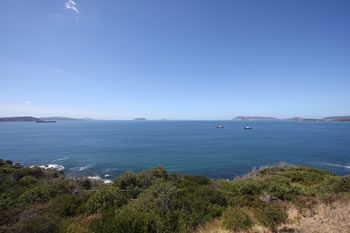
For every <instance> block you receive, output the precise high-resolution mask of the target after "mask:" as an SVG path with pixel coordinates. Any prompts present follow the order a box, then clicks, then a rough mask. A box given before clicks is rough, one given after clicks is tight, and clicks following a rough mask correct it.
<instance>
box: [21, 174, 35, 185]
mask: <svg viewBox="0 0 350 233" xmlns="http://www.w3.org/2000/svg"><path fill="white" fill-rule="evenodd" d="M37 182H38V180H37V179H36V178H34V177H33V176H24V177H23V178H21V179H20V180H19V184H20V185H23V186H30V185H33V184H36V183H37Z"/></svg>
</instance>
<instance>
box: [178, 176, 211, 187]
mask: <svg viewBox="0 0 350 233" xmlns="http://www.w3.org/2000/svg"><path fill="white" fill-rule="evenodd" d="M184 179H185V180H187V181H190V182H193V183H195V184H199V185H208V184H209V183H210V180H209V179H208V178H207V177H205V176H185V177H184Z"/></svg>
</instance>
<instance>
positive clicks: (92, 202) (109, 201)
mask: <svg viewBox="0 0 350 233" xmlns="http://www.w3.org/2000/svg"><path fill="white" fill-rule="evenodd" d="M127 201H128V199H127V197H126V195H125V194H124V193H123V192H120V191H119V188H118V187H114V186H111V185H106V186H104V187H103V188H102V189H100V190H98V191H97V192H95V193H94V194H93V195H92V196H91V197H90V199H89V200H88V202H87V209H88V211H89V212H90V213H100V212H102V211H104V210H107V209H110V208H111V209H113V208H118V207H120V206H122V205H124V204H126V203H127Z"/></svg>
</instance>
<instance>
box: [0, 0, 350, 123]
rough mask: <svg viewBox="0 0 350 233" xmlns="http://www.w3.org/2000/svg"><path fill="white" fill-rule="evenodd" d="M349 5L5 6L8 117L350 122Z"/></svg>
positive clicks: (179, 1) (335, 1) (271, 1)
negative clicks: (259, 118) (336, 117)
mask: <svg viewBox="0 0 350 233" xmlns="http://www.w3.org/2000/svg"><path fill="white" fill-rule="evenodd" d="M349 100H350V1H349V0H307V1H306V0H293V1H292V0H215V1H214V0H103V1H102V0H50V1H48V0H30V1H29V0H2V1H1V7H0V117H7V116H28V115H32V116H38V117H41V116H68V117H91V118H95V119H116V120H127V119H133V118H136V117H145V118H147V119H154V120H156V119H162V118H167V119H173V120H224V119H227V120H229V119H232V118H233V117H235V116H237V115H246V116H274V117H281V118H288V117H295V116H300V117H326V116H334V115H350V101H349Z"/></svg>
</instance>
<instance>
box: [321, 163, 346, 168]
mask: <svg viewBox="0 0 350 233" xmlns="http://www.w3.org/2000/svg"><path fill="white" fill-rule="evenodd" d="M323 165H326V166H330V167H341V168H347V169H350V165H348V164H347V165H342V164H337V163H323Z"/></svg>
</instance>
